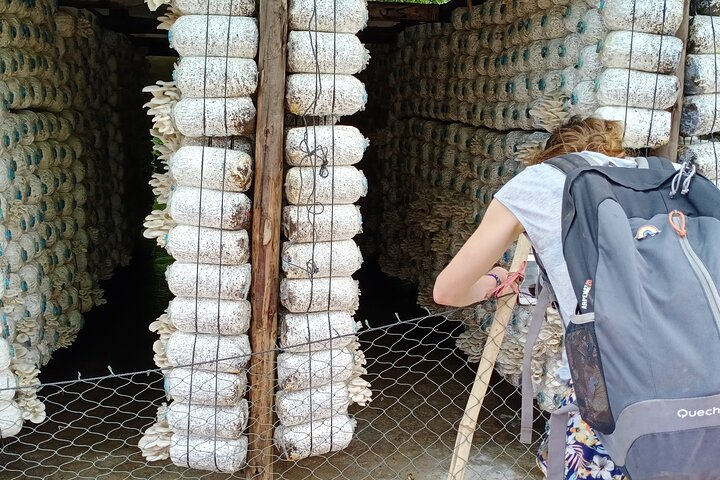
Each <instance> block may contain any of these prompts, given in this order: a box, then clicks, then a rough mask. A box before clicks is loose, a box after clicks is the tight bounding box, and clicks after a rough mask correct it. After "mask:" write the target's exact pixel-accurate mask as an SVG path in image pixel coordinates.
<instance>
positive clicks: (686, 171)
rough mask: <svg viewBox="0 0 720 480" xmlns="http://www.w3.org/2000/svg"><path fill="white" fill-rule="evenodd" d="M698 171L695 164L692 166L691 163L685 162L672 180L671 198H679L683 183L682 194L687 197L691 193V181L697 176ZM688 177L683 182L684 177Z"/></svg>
mask: <svg viewBox="0 0 720 480" xmlns="http://www.w3.org/2000/svg"><path fill="white" fill-rule="evenodd" d="M696 171H697V167H696V166H695V165H693V164H690V162H687V161H686V162H684V163H683V164H682V167H680V170H678V172H677V173H676V174H675V177H673V179H672V183H671V185H670V187H671V188H670V198H675V197H676V196H677V192H678V190H680V184H681V182H682V190H680V193H681V194H682V195H687V194H688V192H689V191H690V181H691V180H692V178H693V177H694V176H695V173H696ZM686 175H687V178H686V179H685V181H683V177H684V176H686Z"/></svg>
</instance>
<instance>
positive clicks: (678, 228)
mask: <svg viewBox="0 0 720 480" xmlns="http://www.w3.org/2000/svg"><path fill="white" fill-rule="evenodd" d="M675 217H679V218H680V222H679V223H675ZM668 220H670V225H672V228H673V230H675V232H676V233H677V234H678V235H680V236H681V237H686V236H687V229H686V228H685V214H684V213H682V212H681V211H679V210H673V211H672V212H670V213H669V214H668Z"/></svg>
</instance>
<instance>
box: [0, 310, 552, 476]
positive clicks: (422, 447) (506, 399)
mask: <svg viewBox="0 0 720 480" xmlns="http://www.w3.org/2000/svg"><path fill="white" fill-rule="evenodd" d="M451 317H452V315H442V316H441V315H436V316H432V315H428V316H425V317H420V318H413V319H410V320H399V319H398V320H397V321H396V322H395V323H394V324H392V325H385V326H382V327H375V328H372V327H371V328H366V329H365V330H363V331H362V332H360V333H359V334H358V335H359V338H360V342H361V344H362V349H363V350H364V351H365V355H366V358H367V360H368V362H367V369H368V375H367V377H366V378H367V380H369V381H370V383H371V384H372V390H373V397H374V399H373V402H372V403H370V404H369V405H368V406H366V407H357V406H355V407H353V408H352V409H351V414H352V415H353V416H354V419H355V421H356V422H357V425H356V428H355V434H354V436H353V439H352V441H351V442H350V444H349V446H348V447H347V448H345V449H344V450H342V451H338V452H334V453H330V454H326V455H322V456H317V457H311V458H308V459H305V460H302V461H299V462H289V461H283V460H281V459H280V456H279V454H278V453H277V452H276V451H275V453H274V457H273V463H274V465H273V470H274V472H275V475H274V477H275V478H282V479H292V480H296V479H323V480H325V479H327V480H330V479H353V480H362V479H368V480H370V479H372V480H382V479H403V480H421V479H427V480H435V479H445V478H447V472H448V468H449V465H450V461H451V458H452V454H453V448H454V445H455V440H456V435H457V428H458V423H459V421H460V419H461V417H462V415H463V411H464V409H465V406H466V403H467V400H468V396H469V392H470V389H471V387H472V384H473V381H474V378H475V370H476V364H469V363H468V362H467V359H466V358H465V355H464V354H462V353H461V352H460V351H459V350H458V349H457V348H456V346H455V339H456V337H457V336H458V335H459V334H460V333H461V332H462V330H463V325H462V323H461V322H457V321H454V320H451V319H450V318H451ZM220 391H222V389H220ZM38 397H39V398H40V399H41V400H42V401H43V402H44V403H45V405H46V409H47V418H46V420H45V421H43V422H42V423H41V424H39V425H32V424H30V423H26V425H25V426H24V428H23V430H22V431H21V433H20V434H19V435H18V436H17V437H13V438H8V439H5V440H4V443H3V445H2V450H1V453H0V478H1V479H16V478H17V479H58V480H59V479H63V480H64V479H108V480H109V479H113V480H114V479H130V478H133V479H147V478H156V479H175V478H204V479H205V478H207V479H221V478H241V477H242V478H244V475H243V474H242V473H241V472H238V473H236V474H235V475H233V476H231V475H229V474H220V473H209V472H206V471H200V470H194V469H188V468H181V467H178V466H175V465H173V464H172V462H171V461H170V460H163V461H158V462H148V461H147V460H146V459H145V458H143V456H142V455H141V452H140V449H139V448H138V441H139V440H140V439H141V437H142V435H143V432H144V431H145V430H146V429H147V428H148V427H149V426H151V425H152V424H153V423H154V422H155V420H156V416H157V411H158V407H160V406H161V405H162V404H163V403H165V402H167V399H166V398H165V390H164V385H163V374H162V372H161V371H160V370H148V371H142V372H135V373H129V374H117V375H116V374H110V375H108V376H105V377H102V378H93V379H80V378H78V379H76V380H72V381H67V382H57V383H49V384H44V385H42V386H41V387H40V388H39V391H38ZM519 408H520V399H519V395H518V392H517V389H516V388H515V387H514V386H512V385H511V384H509V383H507V382H505V381H504V380H503V379H501V378H500V377H497V376H496V377H494V378H493V381H491V382H490V388H489V389H488V394H487V396H486V398H485V399H484V402H483V409H482V411H481V413H480V418H479V420H478V426H477V429H476V431H475V436H474V441H473V448H472V451H471V454H470V456H469V459H468V467H467V472H466V477H465V478H467V479H526V478H541V474H540V471H539V469H538V468H537V467H536V466H535V453H534V452H535V451H536V449H537V441H538V440H537V437H539V435H537V436H536V439H535V440H536V444H535V445H531V446H527V445H524V444H521V443H520V442H519V441H518V432H519ZM214 421H215V427H214V428H216V429H217V428H218V425H217V424H218V423H219V421H220V420H219V419H218V418H216V419H215V420H214ZM251 421H252V420H251ZM211 423H212V422H211ZM243 426H244V425H243ZM240 428H242V426H241V427H240ZM338 428H341V427H338ZM541 429H542V424H540V423H538V424H536V430H541ZM331 430H332V428H331ZM316 433H317V432H316ZM538 433H539V432H538ZM331 435H332V434H331ZM316 437H317V436H316ZM166 440H167V439H166ZM160 441H163V440H162V439H161V440H160ZM187 448H188V449H189V448H191V447H190V446H188V447H187Z"/></svg>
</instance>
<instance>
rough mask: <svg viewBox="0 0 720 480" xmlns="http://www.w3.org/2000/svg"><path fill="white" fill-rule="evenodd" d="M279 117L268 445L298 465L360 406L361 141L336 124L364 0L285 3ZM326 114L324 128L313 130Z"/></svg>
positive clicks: (329, 442)
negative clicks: (283, 120) (282, 154)
mask: <svg viewBox="0 0 720 480" xmlns="http://www.w3.org/2000/svg"><path fill="white" fill-rule="evenodd" d="M289 22H290V34H289V37H288V68H287V70H288V74H289V76H288V78H287V86H286V90H287V93H286V102H287V110H288V112H289V113H290V114H293V115H297V116H299V117H300V119H299V120H300V122H301V123H302V124H303V126H302V127H297V128H291V129H289V130H288V131H287V134H286V160H287V163H288V170H287V173H286V178H285V198H286V200H287V202H288V204H289V205H287V206H286V207H284V211H283V230H284V234H285V237H286V238H287V241H286V242H285V243H284V244H283V248H282V268H283V272H284V274H285V277H284V278H283V279H282V281H281V285H280V298H281V303H282V305H283V307H284V308H285V309H286V310H287V311H285V312H283V313H281V315H280V329H279V330H280V339H279V343H280V347H281V348H282V349H283V353H281V354H280V355H278V359H277V369H278V385H279V388H280V391H279V392H278V394H277V398H276V411H277V414H278V419H279V421H280V425H279V426H278V427H277V428H276V429H275V435H274V438H275V444H276V446H277V447H278V449H279V450H280V454H281V457H282V458H284V459H287V460H300V459H303V458H306V457H309V456H314V455H322V454H325V453H328V452H332V451H338V450H342V449H344V448H345V447H347V446H348V444H349V443H350V441H351V440H352V437H353V434H354V431H355V420H354V419H353V418H352V417H351V416H350V415H349V414H348V407H349V406H350V405H351V404H352V403H357V404H360V405H365V404H366V403H367V402H368V401H370V396H371V392H370V390H369V386H370V385H369V384H368V383H367V382H366V381H364V380H363V379H362V378H361V375H363V374H364V373H365V370H364V368H363V365H364V363H365V359H364V356H363V354H362V352H361V351H360V349H359V343H358V342H357V338H356V337H355V332H356V331H357V328H358V327H357V326H356V323H355V321H354V320H353V314H354V312H355V310H356V309H357V306H358V301H359V295H360V292H359V289H358V285H357V282H356V281H355V280H354V279H353V278H352V275H353V273H355V272H356V271H357V270H358V269H359V268H360V265H361V263H362V256H361V255H360V250H359V249H358V247H357V245H356V244H355V242H354V241H353V240H352V238H353V237H354V236H355V235H356V234H358V233H360V231H361V228H362V218H361V216H360V211H359V208H358V207H357V206H355V205H354V203H355V202H356V201H357V200H358V199H359V198H360V197H362V196H365V194H366V192H367V182H366V180H365V177H364V175H363V174H362V172H361V171H359V170H358V169H357V168H356V167H355V166H354V164H356V163H358V162H359V161H360V160H361V158H362V156H363V153H364V151H365V148H366V147H367V140H366V139H365V138H364V137H363V136H362V134H361V133H360V132H359V131H358V130H357V129H355V128H353V127H349V126H342V125H336V122H337V118H336V117H340V116H343V115H352V114H354V113H356V112H358V111H359V110H362V109H363V108H364V105H365V101H366V92H365V88H364V86H363V84H362V83H361V82H360V81H359V80H357V79H356V78H354V77H353V76H352V75H354V74H356V73H358V72H360V71H361V70H363V69H364V68H365V66H366V65H367V62H368V60H369V55H368V53H367V51H366V50H365V48H364V46H363V45H362V44H361V43H360V41H359V40H358V38H357V37H356V36H355V34H356V33H357V32H358V31H359V30H360V29H362V28H363V27H364V26H365V24H366V22H367V7H366V5H365V1H364V0H291V1H290V9H289ZM318 117H328V118H329V121H327V123H329V125H322V126H320V125H317V124H318V123H321V122H320V118H318Z"/></svg>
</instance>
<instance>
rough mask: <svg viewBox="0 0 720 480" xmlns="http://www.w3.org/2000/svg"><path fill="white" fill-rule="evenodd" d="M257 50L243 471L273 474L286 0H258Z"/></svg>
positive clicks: (267, 479) (257, 478)
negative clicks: (249, 348) (247, 402)
mask: <svg viewBox="0 0 720 480" xmlns="http://www.w3.org/2000/svg"><path fill="white" fill-rule="evenodd" d="M259 5H260V10H259V13H258V18H259V31H260V45H259V47H260V48H259V53H258V71H259V82H258V90H257V91H258V94H257V112H258V113H257V127H256V133H255V190H254V199H253V222H252V286H251V289H250V302H251V305H252V324H251V325H252V326H251V330H250V343H251V345H252V348H253V352H255V354H254V355H253V356H252V360H251V361H250V375H249V380H250V392H249V400H250V408H251V409H250V426H249V440H250V443H249V449H248V466H247V469H246V471H245V473H246V477H247V478H248V479H253V480H271V479H272V478H273V443H272V431H273V400H274V390H275V343H276V337H277V310H278V300H279V298H278V297H279V290H280V219H281V214H282V182H283V159H284V151H283V150H284V149H283V145H284V138H283V136H284V128H283V123H284V122H283V119H284V114H285V102H284V98H285V65H286V58H287V53H286V52H287V49H286V45H287V28H288V27H287V25H288V5H287V0H262V2H259Z"/></svg>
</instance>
